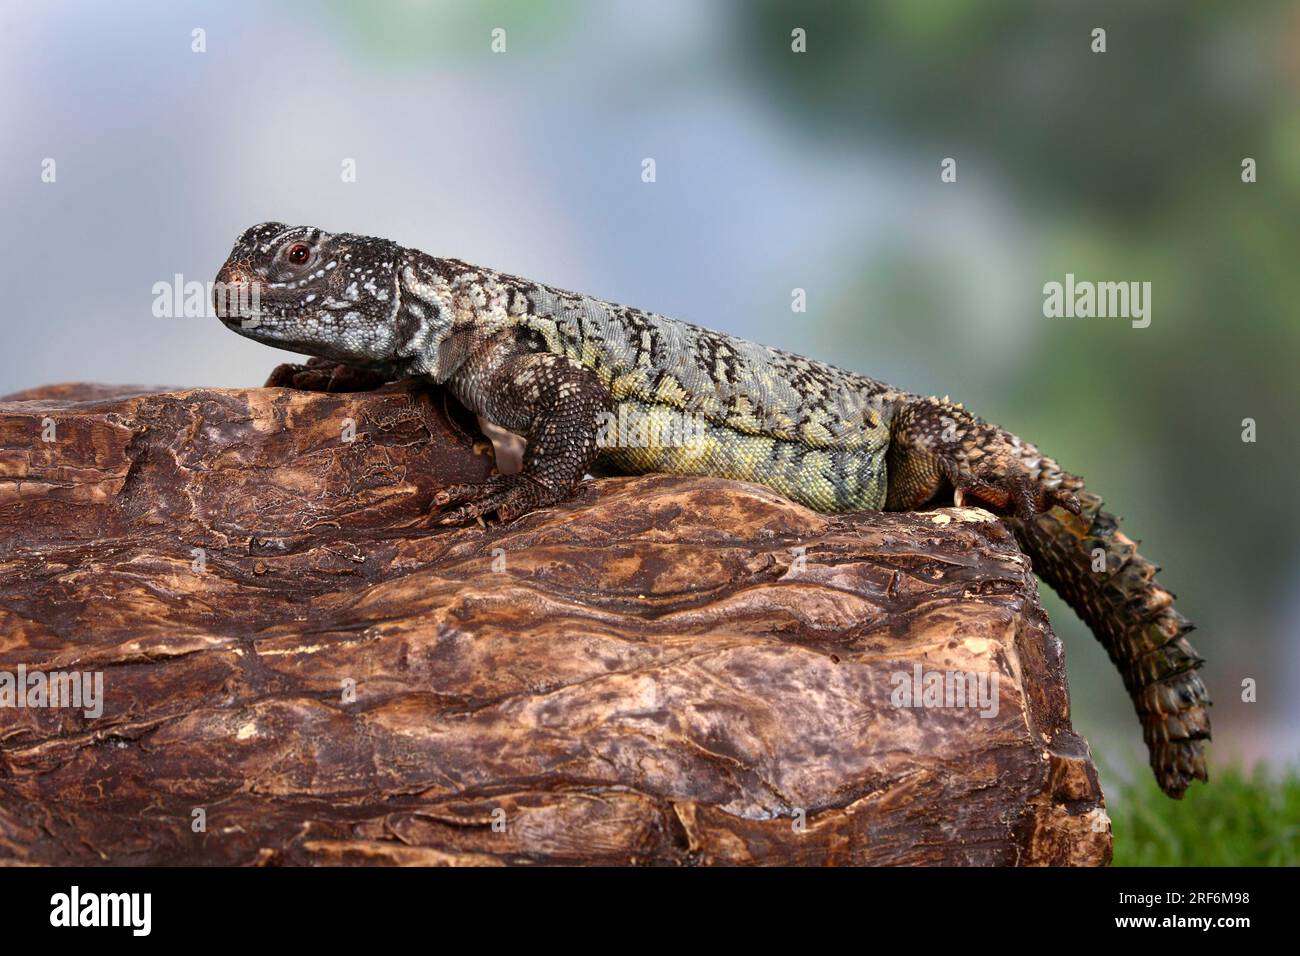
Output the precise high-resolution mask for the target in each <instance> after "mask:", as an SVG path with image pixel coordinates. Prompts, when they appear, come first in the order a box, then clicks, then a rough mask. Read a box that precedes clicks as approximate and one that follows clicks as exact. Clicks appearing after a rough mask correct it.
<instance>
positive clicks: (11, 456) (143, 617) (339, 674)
mask: <svg viewBox="0 0 1300 956" xmlns="http://www.w3.org/2000/svg"><path fill="white" fill-rule="evenodd" d="M17 398H19V399H25V401H14V400H6V401H4V402H0V671H8V672H11V673H16V671H17V668H18V667H19V666H20V665H22V666H25V667H26V668H27V670H28V671H29V672H36V671H41V672H55V671H99V672H102V673H103V675H104V697H105V703H104V709H103V714H102V715H101V716H99V717H98V718H88V717H86V716H84V714H83V713H82V712H81V711H78V710H73V709H70V708H60V709H53V708H46V709H31V708H14V707H4V708H0V860H3V861H8V862H18V863H24V862H26V863H104V862H107V863H114V864H154V863H244V864H247V863H360V864H393V863H416V864H423V863H455V864H499V863H647V864H654V863H669V864H699V863H705V864H726V863H810V864H811V863H816V864H824V863H840V864H845V863H966V864H983V863H997V864H1044V863H1052V864H1067V863H1068V864H1099V863H1103V862H1106V861H1107V860H1108V859H1109V855H1110V833H1109V825H1108V822H1107V819H1106V815H1105V810H1104V806H1103V803H1102V797H1101V791H1100V788H1099V786H1098V782H1097V775H1096V771H1095V769H1094V767H1093V765H1092V763H1091V759H1090V755H1089V753H1088V748H1087V744H1086V743H1085V742H1084V741H1083V740H1082V739H1081V738H1080V737H1079V736H1077V735H1076V734H1075V733H1073V731H1072V730H1071V728H1070V723H1069V717H1068V713H1069V710H1068V707H1069V705H1068V696H1067V690H1066V682H1065V674H1064V664H1063V660H1062V653H1061V647H1060V644H1059V642H1058V641H1057V639H1056V637H1055V636H1054V635H1053V634H1052V631H1051V629H1050V627H1049V625H1048V623H1047V621H1046V619H1045V617H1044V615H1043V612H1042V610H1041V608H1040V607H1039V604H1038V601H1037V596H1036V587H1035V581H1034V578H1033V577H1032V574H1031V573H1030V570H1029V567H1028V563H1027V561H1026V559H1025V558H1024V556H1023V555H1021V553H1020V552H1019V551H1018V550H1017V548H1016V546H1015V543H1014V541H1013V540H1012V538H1011V537H1010V535H1009V534H1008V533H1007V532H1006V531H1005V530H1004V529H1003V527H1002V525H1001V524H1000V523H998V522H997V521H996V520H994V519H992V517H991V516H989V515H987V514H985V513H984V512H979V511H967V510H958V509H945V510H941V511H936V512H930V513H921V514H892V515H884V514H862V515H852V516H846V517H839V518H835V517H828V516H824V515H819V514H816V513H814V512H811V511H808V510H806V509H804V508H802V507H799V506H797V505H794V504H792V503H790V502H789V501H786V500H785V499H783V498H781V497H779V496H778V495H776V494H774V493H772V492H770V491H767V490H765V489H762V488H757V487H754V486H751V485H744V484H739V483H734V482H727V481H721V480H713V479H699V480H691V479H682V478H671V477H666V476H650V477H643V478H636V479H619V478H616V479H606V480H601V481H598V482H588V483H587V484H586V485H584V487H583V488H582V489H581V490H580V492H579V493H578V495H577V496H576V498H575V499H574V500H573V501H572V502H571V503H569V504H567V505H566V506H564V507H562V508H556V509H551V510H547V511H542V512H538V513H534V514H532V515H529V516H526V517H525V518H523V519H521V520H519V521H518V522H516V523H515V524H513V525H510V526H508V527H491V528H489V529H487V530H484V529H481V528H478V527H472V528H466V529H452V530H447V529H439V528H436V527H435V526H432V525H430V524H429V522H428V521H427V519H426V517H425V515H426V512H427V509H428V505H429V501H430V498H431V496H432V494H433V492H434V491H436V490H437V489H438V488H439V487H441V486H442V485H444V484H449V483H453V482H460V481H466V480H474V479H475V478H477V477H480V476H482V475H484V474H486V473H488V469H489V468H490V467H491V457H490V450H488V449H486V448H485V446H484V445H483V443H482V442H481V441H479V443H478V444H477V446H473V447H472V443H473V442H474V441H475V439H478V438H480V437H481V436H479V435H478V433H477V432H475V431H473V426H472V425H466V424H465V423H464V422H463V421H461V422H458V423H456V424H449V422H448V419H447V418H446V417H445V415H444V413H443V407H442V402H441V400H440V398H439V397H438V395H437V394H436V393H433V394H431V393H426V392H421V391H415V390H413V389H412V388H411V387H409V386H407V385H398V386H389V387H387V388H385V389H383V390H381V391H379V392H373V393H359V394H343V395H334V394H323V393H307V392H294V391H288V390H283V389H253V390H207V389H199V390H188V391H174V392H166V393H156V392H155V393H151V392H150V391H149V390H147V389H134V390H132V389H125V390H123V389H113V388H104V387H82V386H77V387H73V386H64V387H56V388H52V389H47V390H38V391H34V392H29V393H25V394H24V395H20V396H17ZM348 419H351V420H352V421H353V422H355V429H356V440H355V441H351V442H348V441H344V440H343V436H344V435H345V434H346V432H345V427H346V420H348ZM47 420H53V422H54V433H53V435H54V440H52V441H44V440H42V438H43V426H46V425H48V421H47ZM45 437H48V433H47V434H46V436H45ZM196 548H197V549H202V550H201V551H199V552H196V551H194V550H193V549H196ZM801 549H802V550H801ZM200 556H201V558H202V560H200ZM801 556H802V560H800V558H801ZM918 664H919V665H921V666H922V667H923V668H924V669H925V670H927V671H929V670H941V671H961V672H990V671H996V672H997V673H998V675H999V684H998V694H997V703H998V710H997V714H996V716H990V717H982V716H980V715H979V713H978V712H977V711H976V710H974V709H972V708H968V707H967V708H960V707H949V708H925V707H902V706H898V701H897V700H896V699H893V697H894V693H895V686H896V684H897V681H896V680H895V679H894V678H893V675H895V674H900V673H901V674H905V675H911V674H912V673H913V668H914V666H915V665H918ZM353 688H354V697H353V694H352V693H351V692H350V690H351V689H353ZM196 810H201V811H202V813H203V816H204V818H205V820H204V822H205V826H204V828H203V829H202V830H201V831H199V832H196V829H195V824H194V821H195V819H196V814H195V811H196Z"/></svg>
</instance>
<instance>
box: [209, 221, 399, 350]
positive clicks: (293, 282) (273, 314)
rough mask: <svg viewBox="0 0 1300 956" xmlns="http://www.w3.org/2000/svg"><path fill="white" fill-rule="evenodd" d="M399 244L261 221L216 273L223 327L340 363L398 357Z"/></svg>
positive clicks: (216, 299) (216, 303)
mask: <svg viewBox="0 0 1300 956" xmlns="http://www.w3.org/2000/svg"><path fill="white" fill-rule="evenodd" d="M401 255H402V249H401V247H400V246H398V245H397V244H396V243H394V242H389V241H388V240H387V239H372V238H370V237H367V236H354V235H349V234H347V233H338V234H332V233H328V232H324V231H323V230H320V229H317V228H314V227H312V226H286V225H285V224H284V223H282V222H264V223H262V224H261V225H257V226H253V227H251V228H249V229H246V230H245V231H244V233H243V235H241V236H240V237H239V238H238V239H237V240H236V241H235V247H234V248H233V249H232V250H231V251H230V256H229V258H227V259H226V262H225V265H223V266H222V267H221V270H220V271H219V272H218V273H217V284H216V285H215V286H214V288H213V300H214V301H213V306H214V308H215V309H216V313H217V316H218V317H219V318H220V319H221V321H222V322H223V323H225V325H226V327H227V328H229V329H232V330H234V331H236V332H238V333H239V334H240V335H244V336H247V337H248V338H250V339H256V340H257V341H259V342H264V343H266V344H267V345H274V346H276V347H278V348H283V349H288V350H289V351H291V352H300V353H303V354H306V355H317V356H320V357H322V358H328V359H333V360H335V361H338V362H348V363H352V364H359V365H376V364H383V363H387V362H389V361H391V360H392V359H393V358H394V357H395V354H394V353H395V350H396V348H397V345H398V343H397V342H395V341H394V339H395V336H394V318H395V317H396V315H397V311H398V307H399V292H398V282H397V276H398V272H399V270H400V267H401V263H400V259H401Z"/></svg>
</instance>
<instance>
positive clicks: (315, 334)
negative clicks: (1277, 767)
mask: <svg viewBox="0 0 1300 956" xmlns="http://www.w3.org/2000/svg"><path fill="white" fill-rule="evenodd" d="M217 279H218V282H219V283H221V284H222V285H223V286H226V287H236V288H239V287H244V288H247V289H251V288H256V290H257V291H258V292H259V293H260V302H259V305H258V307H257V308H256V309H252V308H248V307H242V306H240V305H238V304H237V303H236V302H234V301H230V302H227V301H226V300H224V299H223V298H222V297H221V296H220V295H219V296H218V301H217V308H218V314H219V315H221V317H222V320H223V321H224V322H225V323H226V324H227V325H228V326H229V327H230V328H232V329H234V330H235V331H236V332H239V333H240V334H241V335H246V336H248V337H250V338H253V339H257V340H258V341H261V342H265V343H267V344H269V345H275V346H279V347H281V348H285V349H289V350H291V351H295V352H300V353H305V354H307V355H311V356H315V359H313V361H312V362H309V363H308V364H307V365H293V366H281V367H280V368H279V369H277V370H276V372H275V373H273V375H272V378H271V380H270V381H269V382H268V385H287V386H292V387H299V388H303V387H306V388H335V389H349V388H351V389H355V388H366V387H372V386H373V385H376V384H379V383H381V382H383V381H388V380H391V379H394V378H399V377H403V376H420V377H423V378H426V379H429V380H431V381H433V382H436V383H438V384H440V385H443V386H444V387H446V388H447V389H448V390H449V391H450V392H451V393H452V394H454V395H455V396H456V398H457V399H459V400H460V402H461V403H462V404H464V405H465V406H466V407H467V408H469V409H470V410H471V411H473V412H475V413H476V414H478V415H481V416H482V417H483V418H485V419H487V420H489V421H491V422H494V423H496V424H497V425H500V426H501V427H503V428H505V429H507V430H509V431H513V432H516V433H518V434H520V435H523V436H524V437H525V438H526V439H527V450H526V453H525V458H524V467H523V470H522V472H521V473H519V474H517V475H498V476H494V477H493V478H491V479H489V480H488V481H486V482H483V483H481V484H477V485H464V486H459V487H455V488H451V489H447V490H446V491H444V492H442V493H441V494H440V495H439V499H438V503H439V504H440V505H442V506H452V505H456V506H458V507H455V508H454V509H452V510H450V511H448V512H447V513H446V515H445V516H444V517H443V519H442V520H443V521H444V523H459V522H463V521H467V520H471V519H475V518H479V517H481V516H484V515H488V514H491V513H495V514H496V515H497V517H498V518H500V519H501V520H503V521H508V520H510V519H512V518H515V517H517V516H519V515H521V514H523V513H525V512H527V511H531V510H533V509H536V508H541V507H546V506H548V505H551V504H555V503H556V502H559V501H561V500H563V499H564V498H565V497H567V496H568V495H569V494H570V493H571V492H572V490H573V487H574V485H576V484H577V483H578V482H579V481H580V480H582V478H583V476H584V475H585V474H586V473H587V472H588V471H589V470H591V469H592V468H593V467H594V466H596V465H597V464H598V462H599V465H600V466H601V467H602V468H603V469H604V470H612V471H620V472H627V473H641V472H647V471H665V472H672V473H677V474H702V475H716V476H719V477H724V478H733V479H737V480H742V481H752V482H757V483H759V484H764V485H767V486H769V487H771V488H774V489H776V490H777V491H779V492H781V493H782V494H784V495H786V496H788V497H790V498H792V499H793V500H795V501H798V502H800V503H802V504H804V505H807V506H808V507H811V508H815V509H817V510H820V511H826V512H842V511H857V510H876V509H882V508H886V509H892V510H897V509H911V508H921V507H923V506H925V505H927V504H930V503H932V502H934V501H936V500H937V499H940V498H941V497H943V496H945V495H950V494H951V495H954V496H955V498H956V500H957V501H958V502H961V501H963V500H969V501H972V502H977V503H980V504H983V505H985V506H987V507H991V508H993V509H994V510H996V511H998V512H999V513H1001V514H1003V515H1004V516H1005V518H1006V520H1007V522H1008V524H1009V525H1010V526H1011V527H1012V529H1013V530H1014V531H1015V533H1016V536H1017V539H1018V540H1019V541H1020V543H1021V546H1022V547H1023V548H1024V549H1025V551H1026V552H1027V553H1028V554H1029V555H1030V556H1031V557H1032V559H1033V561H1034V567H1035V570H1036V571H1037V572H1038V573H1039V575H1040V576H1041V577H1042V578H1043V580H1045V581H1047V583H1048V584H1050V585H1051V586H1052V587H1053V588H1055V589H1056V590H1057V591H1058V592H1059V593H1061V595H1062V596H1063V597H1064V598H1065V599H1066V601H1067V602H1069V603H1070V605H1071V606H1072V607H1074V609H1075V610H1076V611H1077V612H1078V613H1079V614H1080V616H1081V617H1082V618H1083V619H1084V621H1085V622H1086V623H1087V624H1088V625H1089V626H1090V627H1091V628H1092V630H1093V632H1094V633H1095V634H1096V635H1097V637H1098V639H1099V640H1101V642H1102V644H1103V645H1104V646H1105V647H1106V649H1107V651H1108V652H1109V654H1110V656H1111V659H1112V660H1113V661H1114V662H1115V663H1116V665H1117V667H1118V668H1119V670H1120V673H1121V674H1122V675H1123V678H1124V682H1125V686H1126V687H1127V689H1128V691H1129V695H1130V697H1132V699H1133V701H1134V704H1135V706H1136V708H1137V710H1138V714H1139V717H1140V718H1141V720H1142V723H1143V727H1144V731H1145V736H1146V740H1147V744H1148V748H1149V749H1150V752H1151V765H1152V768H1153V770H1154V771H1155V774H1156V778H1157V780H1158V781H1159V782H1160V786H1161V787H1162V788H1163V789H1164V790H1165V792H1166V793H1168V794H1169V795H1170V796H1174V797H1179V796H1181V795H1182V793H1183V791H1184V790H1186V788H1187V786H1188V785H1189V784H1190V783H1191V781H1192V780H1193V779H1200V780H1206V779H1208V776H1207V772H1206V766H1205V756H1204V752H1203V747H1204V741H1206V740H1208V739H1209V736H1210V728H1209V718H1208V715H1207V714H1206V711H1205V708H1206V707H1207V706H1208V705H1209V700H1208V695H1207V693H1206V690H1205V686H1204V684H1203V683H1202V682H1201V680H1200V677H1199V675H1198V674H1197V673H1196V670H1197V668H1199V667H1200V666H1201V663H1202V661H1201V660H1200V658H1198V657H1197V656H1196V654H1195V652H1194V651H1192V649H1191V647H1190V645H1188V643H1187V641H1186V640H1185V638H1184V635H1185V633H1186V632H1187V631H1188V630H1190V625H1189V624H1188V623H1187V622H1186V621H1185V620H1184V619H1183V618H1182V616H1181V615H1179V614H1178V612H1177V611H1175V610H1174V609H1173V607H1172V604H1171V602H1172V596H1171V595H1169V593H1168V592H1167V591H1165V590H1163V589H1162V588H1161V587H1160V586H1159V585H1157V584H1156V583H1155V580H1154V574H1155V568H1154V566H1153V565H1151V564H1150V562H1148V561H1146V560H1145V559H1144V558H1142V557H1141V556H1140V555H1138V554H1137V551H1136V548H1135V547H1134V546H1133V544H1132V542H1131V541H1129V539H1127V538H1126V537H1124V536H1123V535H1122V534H1120V533H1119V532H1118V531H1117V530H1116V521H1115V519H1114V518H1113V517H1112V516H1111V515H1108V514H1106V513H1105V512H1104V511H1102V510H1101V500H1100V499H1098V498H1097V497H1096V496H1095V495H1092V494H1090V493H1088V492H1086V491H1085V490H1084V489H1083V483H1082V481H1080V480H1079V479H1078V478H1076V477H1074V476H1073V475H1069V474H1066V473H1065V472H1062V471H1061V470H1060V468H1059V467H1058V466H1057V465H1056V463H1055V462H1053V461H1052V460H1051V459H1048V458H1045V457H1044V456H1042V455H1041V454H1039V452H1038V451H1037V449H1035V448H1034V447H1033V446H1032V445H1029V444H1028V443H1027V442H1023V441H1021V439H1019V438H1017V437H1016V436H1015V435H1012V434H1011V433H1009V432H1007V431H1005V430H1003V429H1001V428H998V427H997V426H995V425H991V424H988V423H986V422H984V421H982V420H980V419H979V418H977V417H975V416H974V415H972V414H970V413H969V412H967V411H966V410H965V409H964V408H962V407H961V406H960V405H957V404H954V403H952V402H949V401H948V400H947V399H937V398H926V397H923V396H919V395H912V394H910V393H907V392H903V391H900V390H898V389H895V388H893V387H892V386H889V385H886V384H884V383H881V382H878V381H875V380H874V379H870V378H866V377H865V376H861V375H856V374H854V373H852V372H846V371H844V370H842V369H838V368H835V367H834V366H831V365H825V364H823V363H821V362H816V361H813V360H811V359H806V358H803V357H802V356H798V355H794V354H791V353H789V352H783V351H781V350H779V349H774V348H770V347H768V346H764V345H756V344H754V343H752V342H747V341H745V340H743V339H738V338H734V337H732V336H728V335H723V334H721V333H718V332H711V331H709V330H708V329H704V328H700V327H699V326H695V325H689V324H687V323H684V322H678V321H675V320H673V319H669V318H666V317H664V316H661V315H656V314H654V313H650V312H642V311H640V310H638V309H632V308H628V307H626V306H621V305H615V304H613V303H610V302H605V301H602V300H600V299H594V298H591V297H589V296H585V295H580V294H577V293H572V292H565V291H563V290H560V289H554V288H551V287H550V286H545V285H542V284H540V283H536V282H530V281H528V280H526V279H520V278H517V277H515V276H511V275H506V274H504V273H500V272H495V271H493V270H491V269H484V268H481V267H478V266H472V265H469V264H467V263H464V262H461V261H459V260H456V259H440V258H436V257H433V256H429V255H426V254H424V253H422V252H420V251H418V250H415V249H406V248H403V247H401V246H398V245H397V244H396V243H393V242H390V241H388V240H385V239H375V238H370V237H366V236H355V235H348V234H329V233H325V232H323V231H322V230H320V229H315V228H312V227H308V226H298V227H288V226H285V225H284V224H283V223H263V224H262V225H259V226H254V227H252V228H251V229H248V230H247V231H246V232H245V233H244V234H243V235H242V236H240V237H239V239H238V241H237V242H236V243H235V247H234V249H233V250H232V251H231V254H230V258H229V259H227V261H226V263H225V265H224V266H222V268H221V271H220V273H219V274H218V276H217ZM620 420H621V421H624V422H631V423H633V424H634V425H640V426H641V427H643V428H645V429H648V431H644V432H638V431H636V429H635V428H634V429H633V430H632V431H631V435H630V437H629V432H628V430H627V429H626V428H625V429H622V430H619V429H616V428H612V427H611V424H612V422H616V421H620ZM665 436H666V437H667V439H669V440H665ZM647 437H648V439H649V440H646V439H647ZM1098 549H1100V553H1101V554H1102V555H1104V559H1105V560H1104V567H1102V568H1101V569H1100V570H1094V566H1095V565H1097V563H1098V562H1096V561H1094V555H1095V554H1097V553H1098Z"/></svg>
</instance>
